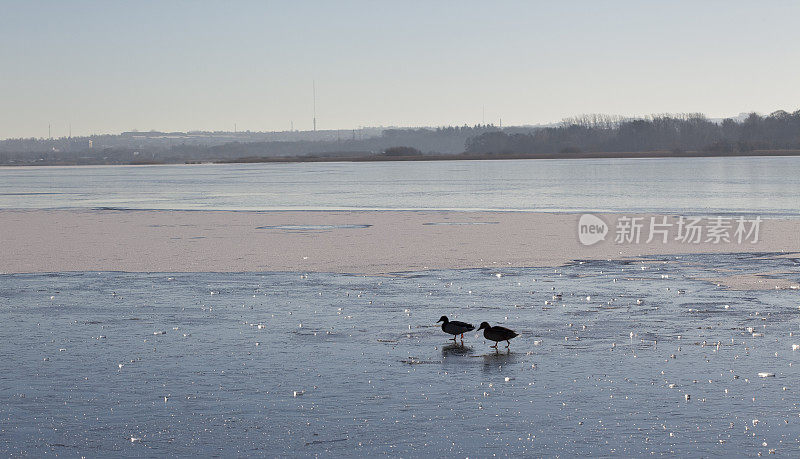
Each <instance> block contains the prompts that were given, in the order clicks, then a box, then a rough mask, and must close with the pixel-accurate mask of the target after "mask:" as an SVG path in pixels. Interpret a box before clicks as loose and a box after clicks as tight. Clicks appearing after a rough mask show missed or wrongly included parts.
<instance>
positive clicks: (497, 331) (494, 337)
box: [478, 322, 519, 349]
mask: <svg viewBox="0 0 800 459" xmlns="http://www.w3.org/2000/svg"><path fill="white" fill-rule="evenodd" d="M481 330H483V337H484V338H486V339H488V340H491V341H494V342H495V343H494V346H490V347H493V348H495V349H497V345H498V344H499V343H500V341H505V342H506V343H507V344H506V347H509V346H511V342H510V341H509V340H510V339H511V338H514V337H517V336H519V333H517V332H515V331H514V330H509V329H508V328H506V327H500V326H494V327H492V326H490V325H489V322H482V323H481V326H480V327H478V331H481Z"/></svg>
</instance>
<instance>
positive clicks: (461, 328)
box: [436, 316, 475, 341]
mask: <svg viewBox="0 0 800 459" xmlns="http://www.w3.org/2000/svg"><path fill="white" fill-rule="evenodd" d="M436 322H437V323H439V322H442V331H443V332H445V333H449V334H451V335H453V341H455V340H456V337H457V336H458V335H461V341H464V333H466V332H468V331H472V330H475V326H474V325H472V324H468V323H466V322H459V321H458V320H449V319H448V318H447V316H442V318H441V319H439V320H437V321H436Z"/></svg>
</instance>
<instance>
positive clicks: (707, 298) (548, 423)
mask: <svg viewBox="0 0 800 459" xmlns="http://www.w3.org/2000/svg"><path fill="white" fill-rule="evenodd" d="M778 263H783V265H781V266H776V264H778ZM734 265H735V266H738V267H741V266H752V268H753V270H754V271H759V270H762V271H763V270H765V268H769V269H780V270H782V271H784V272H788V273H792V274H791V276H792V277H793V278H794V279H797V278H798V277H800V268H798V262H797V260H795V259H792V258H784V259H776V258H764V259H761V258H760V257H759V255H757V254H756V255H714V256H684V257H681V258H680V259H676V258H675V257H660V258H658V257H657V258H653V257H651V258H649V259H648V260H647V266H648V269H647V270H644V271H642V270H641V269H639V267H640V266H639V263H638V262H631V263H625V262H601V261H586V262H584V263H582V264H579V263H575V264H574V265H570V266H565V267H563V268H559V269H558V270H553V269H514V268H508V269H504V270H503V276H502V277H500V278H498V277H496V276H494V274H495V273H496V270H491V269H487V270H480V269H477V270H451V271H432V272H424V273H404V274H398V275H395V276H380V277H378V276H375V277H370V276H355V275H342V274H308V275H307V276H300V275H299V274H305V273H239V274H214V273H209V274H171V273H170V274H142V273H131V274H127V273H62V274H43V275H4V276H0V286H2V287H1V288H0V336H2V338H3V344H2V347H0V426H2V430H1V431H0V454H3V455H10V454H23V453H24V454H27V455H31V456H42V455H44V454H45V453H58V454H62V455H66V456H157V455H162V456H163V455H179V456H189V455H200V456H209V455H219V456H226V457H227V456H241V455H267V456H280V455H297V456H312V455H317V454H319V455H327V456H357V455H358V456H377V455H383V454H389V455H393V456H395V455H397V456H423V455H437V456H470V457H473V456H477V457H485V456H490V455H492V454H495V453H496V454H498V455H534V456H536V455H547V456H552V455H556V454H560V455H562V456H572V455H591V456H645V455H647V456H649V455H651V453H653V454H657V455H662V454H669V455H691V456H709V455H730V454H735V455H756V454H758V453H763V454H767V453H769V452H770V450H774V452H776V453H777V454H779V455H794V454H796V452H797V449H798V446H800V416H798V415H800V397H798V391H800V378H798V376H800V374H799V373H800V372H798V368H799V367H798V365H797V361H798V359H800V353H798V352H792V351H791V350H790V344H791V343H787V342H786V339H787V336H790V335H789V334H790V333H793V332H796V331H797V330H798V326H800V310H798V308H797V304H798V297H797V292H796V291H791V290H767V291H733V290H726V289H725V288H723V287H720V286H717V285H715V284H714V283H710V282H705V281H701V280H697V279H699V278H703V277H709V273H710V272H711V271H712V270H716V269H725V267H726V266H734ZM534 279H535V280H536V281H535V282H534ZM614 279H616V280H617V281H616V282H614ZM678 291H681V292H683V294H680V295H678V294H676V292H678ZM56 292H58V293H56ZM112 292H116V295H112V294H111V293H112ZM209 292H214V295H209ZM554 292H557V293H555V294H554ZM557 294H560V297H559V299H558V301H557V302H555V304H552V305H548V306H543V305H544V304H545V301H546V300H550V299H552V298H553V296H554V295H557ZM51 296H52V297H53V299H51ZM587 297H591V298H592V301H591V302H587V301H586V298H587ZM638 300H641V301H638ZM726 306H729V307H727V308H726ZM412 312H413V314H412ZM441 315H447V316H448V317H450V318H451V319H453V320H464V321H468V322H471V323H480V322H481V321H484V320H485V321H488V322H490V323H492V324H495V323H497V324H499V325H503V326H506V327H510V328H512V329H514V330H516V331H517V332H519V333H520V334H521V336H519V337H517V338H516V339H514V340H513V341H512V343H511V348H510V351H506V350H505V349H501V350H500V351H495V350H494V349H490V348H489V344H491V343H489V342H486V341H484V339H483V337H482V336H481V335H478V336H476V335H474V334H472V333H470V334H467V335H465V339H464V345H463V346H461V345H460V343H459V344H453V343H452V342H448V338H449V337H450V336H449V335H446V334H445V333H443V332H442V331H441V329H440V328H439V327H438V325H437V324H436V323H435V321H436V320H437V319H438V318H439V317H440V316H441ZM506 317H507V319H505V318H506ZM300 324H302V327H301V326H300ZM259 325H263V327H259ZM176 327H177V328H178V329H179V330H180V332H177V331H176V332H165V330H175V329H176ZM162 332H163V333H162ZM754 333H758V334H762V335H763V336H762V337H758V338H755V337H754V336H753V334H754ZM98 336H105V337H106V338H105V339H97V337H98ZM61 349H64V350H65V351H63V352H62V351H60V350H61ZM670 357H673V358H670ZM759 373H766V374H768V375H769V376H768V377H758V376H759ZM773 375H774V376H773ZM670 386H671V387H672V389H671V388H670ZM764 444H767V445H768V447H765V446H763V445H764Z"/></svg>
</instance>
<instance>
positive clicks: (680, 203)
mask: <svg viewBox="0 0 800 459" xmlns="http://www.w3.org/2000/svg"><path fill="white" fill-rule="evenodd" d="M798 202H800V157H737V158H657V159H579V160H569V159H544V160H518V161H517V160H508V161H421V162H420V161H390V162H374V163H347V162H342V163H293V164H274V163H273V164H206V165H168V166H87V167H2V168H0V208H2V209H9V208H17V209H42V208H48V209H52V208H115V209H118V208H122V209H184V210H200V209H202V210H287V209H293V210H336V209H348V210H350V209H359V210H372V209H416V210H419V209H451V210H524V211H538V212H628V213H667V214H670V213H681V214H683V215H687V214H743V213H747V214H759V215H761V216H765V217H766V216H787V215H788V216H793V217H797V216H800V213H798V207H797V203H798Z"/></svg>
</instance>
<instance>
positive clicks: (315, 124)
mask: <svg viewBox="0 0 800 459" xmlns="http://www.w3.org/2000/svg"><path fill="white" fill-rule="evenodd" d="M311 91H312V94H313V99H314V132H317V82H316V81H314V80H311Z"/></svg>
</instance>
